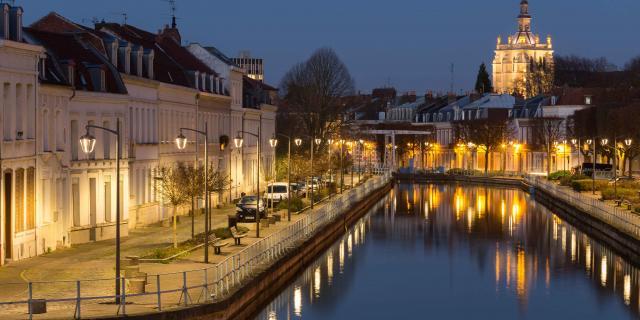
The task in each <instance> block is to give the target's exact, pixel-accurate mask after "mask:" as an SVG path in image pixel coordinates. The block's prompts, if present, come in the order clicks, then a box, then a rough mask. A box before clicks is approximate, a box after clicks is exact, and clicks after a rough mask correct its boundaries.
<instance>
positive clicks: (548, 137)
mask: <svg viewBox="0 0 640 320" xmlns="http://www.w3.org/2000/svg"><path fill="white" fill-rule="evenodd" d="M533 130H534V136H535V137H536V139H537V141H536V142H537V144H538V145H541V146H543V148H544V151H545V153H546V155H547V176H548V175H549V174H550V173H551V155H552V153H553V150H554V148H555V145H554V142H557V141H559V140H560V139H562V138H563V135H564V132H565V130H564V119H562V118H559V117H538V118H534V119H533Z"/></svg>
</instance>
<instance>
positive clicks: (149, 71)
mask: <svg viewBox="0 0 640 320" xmlns="http://www.w3.org/2000/svg"><path fill="white" fill-rule="evenodd" d="M154 60H155V53H154V51H153V50H152V49H146V50H145V51H144V59H143V61H142V73H143V74H144V75H143V76H144V77H147V78H149V79H151V80H153V77H154V74H153V61H154Z"/></svg>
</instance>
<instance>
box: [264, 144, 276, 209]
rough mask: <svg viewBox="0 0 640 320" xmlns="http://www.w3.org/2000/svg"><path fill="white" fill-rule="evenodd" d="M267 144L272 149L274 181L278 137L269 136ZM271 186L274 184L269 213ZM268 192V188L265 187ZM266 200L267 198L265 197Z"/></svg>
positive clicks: (274, 178) (274, 179) (274, 180)
mask: <svg viewBox="0 0 640 320" xmlns="http://www.w3.org/2000/svg"><path fill="white" fill-rule="evenodd" d="M269 145H270V146H271V149H272V150H273V163H272V166H271V174H272V175H273V177H272V178H273V182H274V183H275V182H276V177H275V176H276V174H275V173H276V172H275V164H276V152H275V148H276V147H277V146H278V139H276V136H275V135H273V136H272V137H271V139H269ZM273 187H274V185H273V184H272V185H271V214H273ZM267 192H268V189H267ZM267 200H268V199H267Z"/></svg>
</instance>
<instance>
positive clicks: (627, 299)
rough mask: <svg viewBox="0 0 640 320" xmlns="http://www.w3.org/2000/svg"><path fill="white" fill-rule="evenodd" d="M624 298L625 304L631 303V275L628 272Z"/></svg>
mask: <svg viewBox="0 0 640 320" xmlns="http://www.w3.org/2000/svg"><path fill="white" fill-rule="evenodd" d="M623 298H624V304H626V305H630V304H631V276H630V275H628V274H626V275H625V276H624V285H623Z"/></svg>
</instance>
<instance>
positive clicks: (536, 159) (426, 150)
mask: <svg viewBox="0 0 640 320" xmlns="http://www.w3.org/2000/svg"><path fill="white" fill-rule="evenodd" d="M402 100H407V96H406V95H405V96H402V97H392V98H391V101H395V103H392V104H391V105H390V106H388V107H387V108H386V110H385V112H384V113H382V114H381V115H377V117H378V118H375V119H374V118H371V119H370V117H367V116H366V115H367V114H372V112H368V113H367V110H368V109H369V108H375V109H376V110H378V109H379V106H377V105H375V104H373V103H371V102H372V101H373V102H375V101H376V99H375V98H374V99H371V101H369V100H367V104H365V105H360V106H357V107H355V108H353V110H354V114H353V115H352V118H353V119H352V120H354V121H355V122H356V123H358V122H359V123H361V124H367V125H371V124H372V123H375V124H376V126H377V127H378V128H389V130H388V131H389V132H390V133H391V132H400V131H404V132H407V133H406V134H408V135H411V134H410V132H411V131H417V132H420V131H423V132H429V133H430V134H429V135H421V136H420V135H416V136H415V137H410V138H408V139H404V140H403V141H411V142H409V143H410V144H408V145H407V146H403V148H402V149H401V150H404V151H408V152H404V154H395V156H394V158H395V157H397V160H396V163H395V165H397V166H400V167H403V166H408V165H412V166H414V167H426V168H429V169H431V168H443V169H444V170H448V169H453V168H463V169H477V170H483V169H484V167H485V163H484V162H485V157H484V153H483V150H482V149H479V148H475V146H473V145H471V146H467V145H461V144H460V141H458V139H457V137H456V133H455V122H459V121H468V120H475V119H486V118H500V119H505V120H507V121H508V124H509V126H510V130H509V131H510V134H511V138H510V139H509V141H505V144H504V146H503V147H502V148H501V149H500V150H497V151H495V152H492V153H491V154H490V155H489V166H488V168H489V170H495V171H498V170H503V169H504V170H506V171H512V172H529V173H544V172H546V167H547V162H548V161H549V159H550V161H551V170H552V171H556V170H563V169H567V170H569V169H570V168H572V167H575V166H577V165H579V161H581V156H580V153H579V151H578V150H577V149H576V148H575V147H574V146H571V145H570V143H567V145H565V146H563V147H562V148H559V149H558V150H559V151H557V150H556V151H554V152H553V154H552V155H551V157H547V154H546V151H545V148H543V147H542V146H541V141H540V137H538V136H536V128H535V127H536V125H538V123H537V120H536V119H537V118H541V117H545V118H548V117H552V118H560V119H563V123H562V124H561V125H560V127H561V130H562V132H560V135H559V136H560V137H559V139H561V140H560V141H559V142H562V140H568V141H570V140H571V137H570V134H569V133H567V131H566V130H567V120H568V119H569V118H570V117H571V116H572V115H573V114H574V113H575V112H576V111H578V110H581V109H584V108H588V107H591V106H592V105H593V102H594V94H593V92H591V91H590V90H588V89H582V88H560V89H557V90H556V91H554V92H553V93H552V94H550V95H541V96H537V97H534V98H531V99H527V100H522V99H517V98H516V97H514V96H511V95H508V94H493V93H489V94H482V95H479V94H470V95H463V96H451V95H447V96H441V97H434V96H433V95H432V94H430V93H427V94H426V95H424V96H415V95H413V96H411V97H410V99H408V100H409V101H408V102H406V101H405V102H404V103H398V101H402ZM378 113H379V112H378ZM398 127H402V130H397V129H394V128H398ZM406 134H405V135H406ZM398 139H399V138H395V137H394V138H393V139H390V138H389V137H387V139H386V140H385V141H387V143H389V142H390V141H392V140H393V141H397V140H398ZM417 141H419V142H421V143H420V144H418V143H415V142H417ZM427 143H428V144H427ZM387 158H388V159H386V160H387V161H388V162H389V161H391V158H392V157H391V153H390V152H387Z"/></svg>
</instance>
